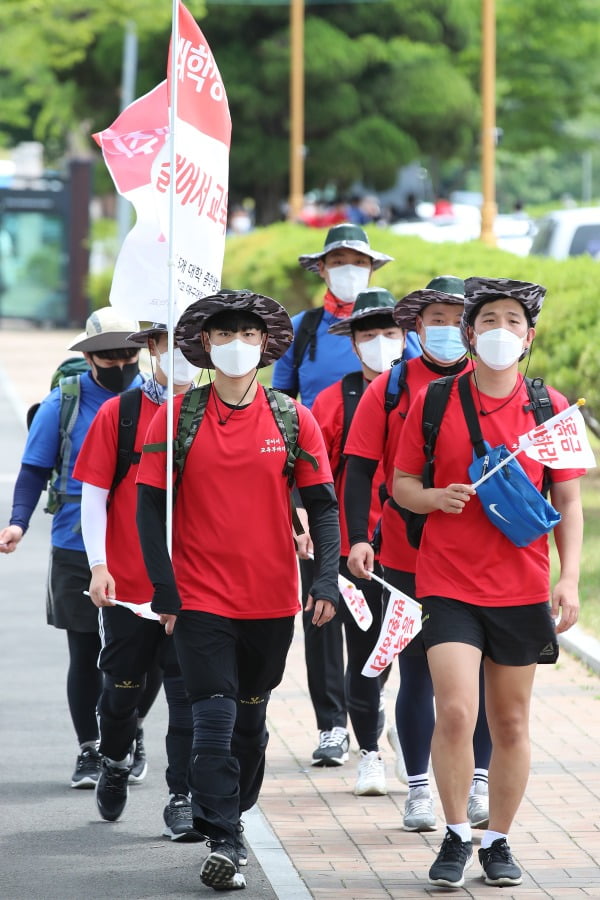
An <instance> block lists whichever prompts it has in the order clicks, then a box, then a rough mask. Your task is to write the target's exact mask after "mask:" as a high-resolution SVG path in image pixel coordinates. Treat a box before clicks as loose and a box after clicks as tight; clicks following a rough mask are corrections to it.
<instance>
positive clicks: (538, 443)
mask: <svg viewBox="0 0 600 900" xmlns="http://www.w3.org/2000/svg"><path fill="white" fill-rule="evenodd" d="M580 405H581V404H580V403H574V404H573V405H572V406H569V407H567V409H563V411H562V412H559V413H557V414H556V415H555V416H552V418H551V419H547V420H546V421H545V422H542V423H541V424H540V425H536V427H535V428H532V430H531V431H528V432H527V434H522V435H521V436H520V437H519V449H520V450H524V451H525V453H526V454H527V456H529V457H531V459H535V460H537V462H540V463H543V465H545V466H549V467H550V468H551V469H593V468H594V466H595V465H596V460H595V459H594V453H593V451H592V448H591V447H590V442H589V440H588V436H587V433H586V428H585V419H584V418H583V416H582V415H581V412H580V411H579V406H580Z"/></svg>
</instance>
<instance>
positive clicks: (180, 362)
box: [158, 347, 200, 384]
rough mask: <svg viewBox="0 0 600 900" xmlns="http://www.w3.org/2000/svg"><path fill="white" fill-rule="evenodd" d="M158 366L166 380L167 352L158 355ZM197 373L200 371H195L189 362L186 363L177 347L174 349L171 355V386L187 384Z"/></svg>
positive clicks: (167, 373) (194, 367)
mask: <svg viewBox="0 0 600 900" xmlns="http://www.w3.org/2000/svg"><path fill="white" fill-rule="evenodd" d="M158 364H159V366H160V367H161V369H162V371H163V374H164V375H165V376H166V377H167V378H168V376H169V351H168V350H165V352H164V353H159V355H158ZM199 371H200V369H197V368H196V366H193V365H192V364H191V363H190V362H188V361H187V359H186V358H185V356H184V355H183V353H182V352H181V350H180V349H179V347H176V348H175V352H174V354H173V384H189V383H190V382H191V381H192V379H193V378H194V377H195V376H196V375H197V374H198V372H199Z"/></svg>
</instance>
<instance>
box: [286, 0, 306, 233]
mask: <svg viewBox="0 0 600 900" xmlns="http://www.w3.org/2000/svg"><path fill="white" fill-rule="evenodd" d="M303 206H304V0H290V195H289V202H288V219H289V221H290V222H294V221H297V219H298V217H299V215H300V213H301V212H302V207H303Z"/></svg>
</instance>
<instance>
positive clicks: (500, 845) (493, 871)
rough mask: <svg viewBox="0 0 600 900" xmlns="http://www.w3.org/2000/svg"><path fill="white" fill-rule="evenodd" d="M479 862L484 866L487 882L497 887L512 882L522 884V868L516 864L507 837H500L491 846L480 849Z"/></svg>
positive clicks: (484, 875)
mask: <svg viewBox="0 0 600 900" xmlns="http://www.w3.org/2000/svg"><path fill="white" fill-rule="evenodd" d="M479 862H480V863H481V866H482V868H483V877H484V880H485V883H486V884H493V885H496V886H497V887H502V886H504V885H510V884H521V882H522V880H523V879H522V878H521V870H520V868H519V867H518V866H517V865H516V863H515V861H514V859H513V858H512V853H511V852H510V847H509V846H508V844H507V843H506V838H498V839H497V840H495V841H494V842H493V844H492V845H491V847H488V848H487V849H486V850H481V849H480V850H479Z"/></svg>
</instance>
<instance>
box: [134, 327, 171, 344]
mask: <svg viewBox="0 0 600 900" xmlns="http://www.w3.org/2000/svg"><path fill="white" fill-rule="evenodd" d="M168 333H169V329H168V328H167V326H166V325H164V324H163V323H162V322H153V323H152V324H151V325H150V327H149V328H142V330H141V331H134V332H133V334H130V335H129V336H128V338H127V340H128V341H133V343H134V344H140V345H141V346H143V347H145V346H146V344H147V343H148V338H151V337H152V336H153V335H155V334H168Z"/></svg>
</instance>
